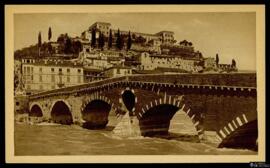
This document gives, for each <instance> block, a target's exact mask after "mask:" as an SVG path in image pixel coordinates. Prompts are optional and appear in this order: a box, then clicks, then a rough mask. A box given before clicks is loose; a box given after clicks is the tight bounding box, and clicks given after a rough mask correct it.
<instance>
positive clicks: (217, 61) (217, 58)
mask: <svg viewBox="0 0 270 168" xmlns="http://www.w3.org/2000/svg"><path fill="white" fill-rule="evenodd" d="M218 63H219V57H218V54H216V65H217V66H218Z"/></svg>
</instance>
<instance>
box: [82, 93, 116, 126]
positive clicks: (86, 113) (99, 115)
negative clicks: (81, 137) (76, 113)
mask: <svg viewBox="0 0 270 168" xmlns="http://www.w3.org/2000/svg"><path fill="white" fill-rule="evenodd" d="M113 106H114V105H113V103H111V101H110V100H109V99H108V98H107V97H105V96H100V95H96V96H91V97H90V98H89V99H88V100H87V101H86V102H85V103H83V105H82V107H81V113H82V119H83V120H84V121H85V122H84V123H83V127H84V128H88V129H102V128H105V127H106V125H107V124H108V116H109V113H110V111H111V109H113Z"/></svg>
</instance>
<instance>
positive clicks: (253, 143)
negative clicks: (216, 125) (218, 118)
mask: <svg viewBox="0 0 270 168" xmlns="http://www.w3.org/2000/svg"><path fill="white" fill-rule="evenodd" d="M217 138H218V139H219V140H220V144H219V146H218V147H220V148H222V147H229V148H246V149H253V150H257V147H258V146H257V145H258V144H257V139H258V121H257V118H248V117H247V115H246V114H242V115H240V116H237V117H235V118H234V119H233V120H231V121H230V122H228V123H227V124H226V125H225V126H224V127H222V129H220V130H219V131H218V132H217Z"/></svg>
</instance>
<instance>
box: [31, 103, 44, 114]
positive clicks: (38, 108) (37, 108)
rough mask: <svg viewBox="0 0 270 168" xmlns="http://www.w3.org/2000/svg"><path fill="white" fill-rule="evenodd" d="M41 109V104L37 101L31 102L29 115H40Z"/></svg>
mask: <svg viewBox="0 0 270 168" xmlns="http://www.w3.org/2000/svg"><path fill="white" fill-rule="evenodd" d="M42 116H43V110H42V106H41V105H40V104H39V103H33V104H31V106H30V109H29V117H42Z"/></svg>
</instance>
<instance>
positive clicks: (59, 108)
mask: <svg viewBox="0 0 270 168" xmlns="http://www.w3.org/2000/svg"><path fill="white" fill-rule="evenodd" d="M50 112H51V120H52V121H53V122H55V123H59V124H64V125H70V124H72V123H73V118H72V112H71V106H70V105H69V103H68V102H67V101H66V100H61V99H60V100H55V101H54V102H53V103H52V106H51V109H50Z"/></svg>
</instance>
